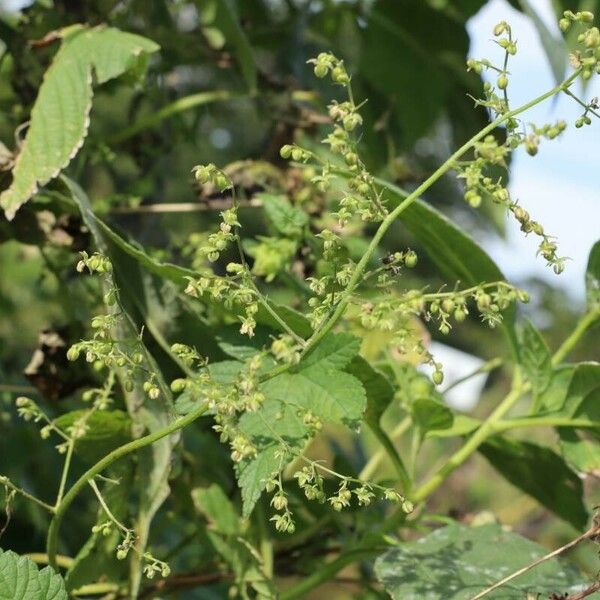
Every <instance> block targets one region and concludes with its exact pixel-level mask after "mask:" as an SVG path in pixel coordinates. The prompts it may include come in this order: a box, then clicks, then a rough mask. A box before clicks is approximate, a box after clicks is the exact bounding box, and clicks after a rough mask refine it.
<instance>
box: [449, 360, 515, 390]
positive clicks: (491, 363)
mask: <svg viewBox="0 0 600 600" xmlns="http://www.w3.org/2000/svg"><path fill="white" fill-rule="evenodd" d="M502 363H503V360H502V359H501V358H492V360H488V361H487V362H485V363H483V364H482V365H481V366H480V367H477V369H475V370H474V371H472V372H471V373H469V374H468V375H465V376H464V377H461V378H460V379H457V380H456V381H453V382H452V383H451V384H450V385H448V386H447V387H446V388H445V389H444V391H443V392H442V395H444V394H445V393H446V392H448V391H449V390H451V389H453V388H455V387H456V386H458V385H460V384H461V383H464V382H465V381H468V380H469V379H471V377H476V376H477V375H481V374H482V373H489V372H490V371H493V370H494V369H497V368H498V367H500V366H501V365H502Z"/></svg>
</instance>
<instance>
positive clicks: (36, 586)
mask: <svg viewBox="0 0 600 600" xmlns="http://www.w3.org/2000/svg"><path fill="white" fill-rule="evenodd" d="M67 598H68V596H67V591H66V590H65V582H64V581H63V579H62V577H61V576H60V575H58V574H57V573H56V572H55V571H54V570H53V569H51V568H50V567H46V568H45V569H42V570H41V571H40V570H39V569H38V567H37V565H36V564H35V563H34V562H33V561H32V560H30V559H29V558H26V557H25V556H19V555H18V554H15V553H14V552H12V551H10V550H9V551H3V550H0V600H67Z"/></svg>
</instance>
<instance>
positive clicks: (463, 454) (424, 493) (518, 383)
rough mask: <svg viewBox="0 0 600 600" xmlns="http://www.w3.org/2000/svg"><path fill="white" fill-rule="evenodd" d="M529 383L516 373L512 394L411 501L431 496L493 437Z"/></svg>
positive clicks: (415, 501) (413, 495)
mask: <svg viewBox="0 0 600 600" xmlns="http://www.w3.org/2000/svg"><path fill="white" fill-rule="evenodd" d="M530 387H531V386H530V384H529V383H523V382H522V380H521V377H520V374H519V372H518V371H517V372H516V373H515V379H514V383H513V387H512V389H511V391H510V393H509V394H508V395H507V396H506V397H505V398H504V400H502V402H500V404H499V405H498V406H497V407H496V410H495V411H494V412H492V414H491V415H490V416H489V417H488V418H487V419H486V420H485V421H484V422H483V423H482V424H481V426H480V427H479V429H477V431H475V433H474V434H473V435H472V436H471V437H470V438H469V439H468V440H467V441H466V442H465V443H464V444H463V445H462V446H461V447H460V448H459V449H458V450H457V451H456V452H455V453H454V454H453V455H452V456H451V457H450V458H449V459H448V460H447V461H446V462H445V463H444V465H443V466H442V467H441V468H440V469H439V471H438V472H437V473H436V474H435V475H433V477H431V479H429V481H427V482H425V483H424V484H423V485H422V486H420V487H419V488H417V489H416V490H415V492H414V494H412V496H411V500H412V501H413V502H414V503H415V504H417V503H419V502H422V501H423V500H425V499H426V498H427V497H428V496H430V495H431V494H432V493H433V492H434V491H435V490H436V489H437V488H438V487H439V486H440V485H441V484H442V483H443V482H444V481H445V480H446V479H447V478H448V476H449V475H450V474H451V473H453V472H454V471H455V470H456V469H457V468H458V467H460V465H462V464H463V463H464V462H465V461H466V460H467V459H468V458H469V457H470V456H471V454H473V453H474V452H475V451H476V450H477V448H479V446H480V445H481V444H482V443H483V442H484V441H485V440H486V438H487V437H489V436H490V435H493V434H494V433H495V432H496V430H495V427H496V424H497V423H498V421H500V419H501V418H502V417H503V416H504V415H505V414H506V413H507V412H508V411H509V410H510V409H511V408H512V407H513V405H514V404H515V402H516V401H517V400H518V399H519V398H520V397H521V396H522V395H523V393H524V392H526V391H527V390H528V389H529V388H530Z"/></svg>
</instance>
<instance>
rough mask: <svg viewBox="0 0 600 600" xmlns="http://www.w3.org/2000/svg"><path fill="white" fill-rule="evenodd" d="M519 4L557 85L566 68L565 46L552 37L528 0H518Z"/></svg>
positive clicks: (561, 40)
mask: <svg viewBox="0 0 600 600" xmlns="http://www.w3.org/2000/svg"><path fill="white" fill-rule="evenodd" d="M519 4H520V5H521V8H522V9H523V12H524V13H525V14H526V15H527V16H528V17H529V18H530V19H531V21H532V23H533V24H534V26H535V28H536V29H537V33H538V36H539V38H540V42H541V44H542V47H543V48H544V51H545V52H546V58H547V59H548V63H549V64H550V68H551V69H552V74H553V75H554V81H555V83H556V84H559V83H560V82H561V81H562V80H563V77H564V75H565V68H566V66H567V63H566V57H567V56H568V54H569V53H568V49H567V46H566V44H565V42H564V40H563V39H562V37H557V36H554V35H552V33H551V32H550V30H549V29H548V27H546V24H545V23H544V21H542V19H541V18H540V16H539V15H538V13H537V11H536V10H535V9H534V8H533V6H532V5H531V3H530V2H529V0H519Z"/></svg>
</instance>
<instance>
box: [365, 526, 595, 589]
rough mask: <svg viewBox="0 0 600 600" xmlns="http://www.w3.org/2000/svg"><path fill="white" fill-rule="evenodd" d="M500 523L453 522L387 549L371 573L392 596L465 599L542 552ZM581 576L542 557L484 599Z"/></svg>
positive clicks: (566, 585) (564, 584)
mask: <svg viewBox="0 0 600 600" xmlns="http://www.w3.org/2000/svg"><path fill="white" fill-rule="evenodd" d="M547 552H548V551H547V550H546V548H544V547H542V546H540V545H538V544H535V543H534V542H532V541H530V540H528V539H526V538H524V537H522V536H520V535H518V534H516V533H512V532H509V531H506V530H505V529H504V528H503V527H502V526H501V525H498V524H495V523H494V524H488V525H480V526H479V527H467V526H465V525H460V524H458V523H457V524H452V525H448V526H447V527H444V528H442V529H438V530H436V531H434V532H432V533H430V534H429V535H427V536H425V537H424V538H421V539H420V540H417V541H415V542H404V543H402V544H401V545H399V546H398V547H396V548H392V549H391V550H388V551H387V552H386V553H385V554H383V555H382V556H380V557H379V558H378V559H377V560H376V562H375V574H376V575H377V578H378V579H379V580H380V581H381V583H382V584H383V586H384V587H385V589H386V591H387V592H388V593H389V594H390V596H391V597H392V598H393V600H469V599H470V598H472V597H473V596H475V595H476V594H477V593H478V592H481V591H482V590H484V589H485V588H487V587H489V586H490V585H491V584H493V583H495V582H496V581H498V580H499V579H501V578H502V577H503V576H505V575H508V574H510V573H512V572H514V571H516V570H518V569H520V568H521V567H524V566H526V565H528V564H529V563H531V562H532V561H533V560H535V559H536V558H541V557H542V556H544V555H545V554H547ZM582 580H585V578H584V576H583V575H582V574H581V573H579V572H578V571H577V570H576V569H575V568H574V567H571V566H566V565H563V564H562V563H561V562H559V561H558V560H557V559H552V560H549V561H546V562H544V563H543V564H541V565H539V566H538V567H536V568H535V569H531V570H529V571H527V572H526V573H524V574H523V575H520V576H519V577H517V578H515V579H513V580H512V581H510V582H509V583H507V584H506V585H505V586H503V587H501V588H499V589H498V590H495V591H494V592H491V593H490V594H488V595H487V596H486V598H490V599H494V600H516V599H517V598H523V599H524V598H525V597H533V598H537V597H538V596H539V597H546V596H548V595H549V594H554V593H555V592H557V591H560V593H564V592H574V591H577V590H580V589H581V588H580V582H581V581H582Z"/></svg>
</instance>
